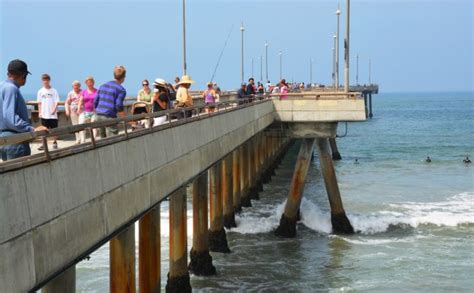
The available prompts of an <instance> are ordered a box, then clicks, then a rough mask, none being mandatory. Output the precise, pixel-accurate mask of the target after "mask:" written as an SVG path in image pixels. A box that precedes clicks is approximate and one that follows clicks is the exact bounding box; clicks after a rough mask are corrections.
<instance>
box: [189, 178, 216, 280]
mask: <svg viewBox="0 0 474 293" xmlns="http://www.w3.org/2000/svg"><path fill="white" fill-rule="evenodd" d="M207 184H208V173H207V172H205V173H203V174H201V175H200V176H199V177H198V178H197V179H196V180H194V182H193V247H192V248H191V262H190V263H189V271H190V272H192V273H193V274H195V275H198V276H209V275H215V274H216V268H215V267H214V265H213V264H212V256H211V255H210V254H209V232H208V226H207V225H208V208H207V194H208V187H207Z"/></svg>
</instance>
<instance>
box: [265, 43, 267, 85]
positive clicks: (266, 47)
mask: <svg viewBox="0 0 474 293" xmlns="http://www.w3.org/2000/svg"><path fill="white" fill-rule="evenodd" d="M265 78H266V81H268V42H267V41H265Z"/></svg>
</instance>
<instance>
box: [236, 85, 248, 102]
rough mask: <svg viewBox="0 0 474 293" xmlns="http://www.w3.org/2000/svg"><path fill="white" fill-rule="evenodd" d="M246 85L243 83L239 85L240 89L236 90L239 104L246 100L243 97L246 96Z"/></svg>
mask: <svg viewBox="0 0 474 293" xmlns="http://www.w3.org/2000/svg"><path fill="white" fill-rule="evenodd" d="M246 87H247V85H246V84H245V83H243V84H241V85H240V89H239V90H238V91H237V99H238V100H239V105H242V104H244V103H245V102H246V101H245V100H244V99H246V98H247V90H246Z"/></svg>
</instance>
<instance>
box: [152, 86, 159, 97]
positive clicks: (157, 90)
mask: <svg viewBox="0 0 474 293" xmlns="http://www.w3.org/2000/svg"><path fill="white" fill-rule="evenodd" d="M159 95H160V88H159V87H155V88H154V89H153V96H154V97H155V98H157V97H158V96H159Z"/></svg>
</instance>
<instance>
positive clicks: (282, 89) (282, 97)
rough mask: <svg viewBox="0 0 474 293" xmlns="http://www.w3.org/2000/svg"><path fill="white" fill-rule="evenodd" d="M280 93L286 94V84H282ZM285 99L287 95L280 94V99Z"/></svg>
mask: <svg viewBox="0 0 474 293" xmlns="http://www.w3.org/2000/svg"><path fill="white" fill-rule="evenodd" d="M280 93H281V94H287V93H288V87H287V86H286V85H284V86H282V87H281V89H280ZM286 99H288V96H286V95H282V96H280V100H286Z"/></svg>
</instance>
